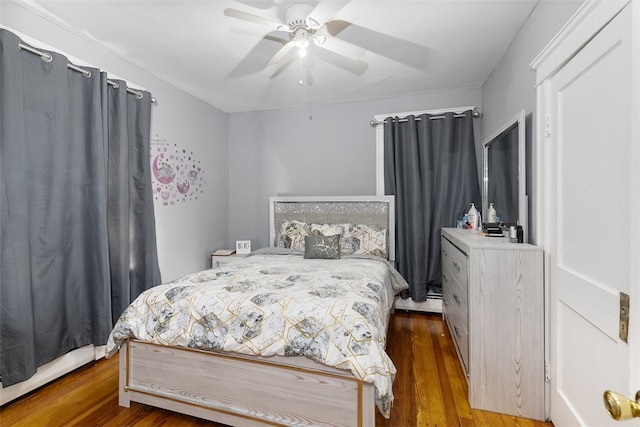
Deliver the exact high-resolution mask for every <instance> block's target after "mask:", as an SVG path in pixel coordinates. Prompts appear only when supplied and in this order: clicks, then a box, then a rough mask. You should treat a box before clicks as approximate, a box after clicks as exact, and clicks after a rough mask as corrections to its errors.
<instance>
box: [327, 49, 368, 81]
mask: <svg viewBox="0 0 640 427" xmlns="http://www.w3.org/2000/svg"><path fill="white" fill-rule="evenodd" d="M316 47H317V49H316V53H317V54H318V57H319V58H320V59H322V60H323V61H326V62H329V63H331V64H333V65H335V66H337V67H340V68H342V69H344V70H347V71H349V72H351V73H353V74H356V75H358V76H360V75H362V74H364V72H365V71H367V68H369V64H367V63H366V62H364V61H360V60H356V59H351V58H348V57H346V56H344V55H340V54H338V53H335V52H333V51H330V50H328V49H325V48H324V47H323V46H316Z"/></svg>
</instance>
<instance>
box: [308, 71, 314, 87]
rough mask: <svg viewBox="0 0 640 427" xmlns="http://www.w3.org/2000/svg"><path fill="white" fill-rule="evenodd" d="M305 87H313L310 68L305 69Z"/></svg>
mask: <svg viewBox="0 0 640 427" xmlns="http://www.w3.org/2000/svg"><path fill="white" fill-rule="evenodd" d="M307 85H308V86H313V74H312V73H311V67H307Z"/></svg>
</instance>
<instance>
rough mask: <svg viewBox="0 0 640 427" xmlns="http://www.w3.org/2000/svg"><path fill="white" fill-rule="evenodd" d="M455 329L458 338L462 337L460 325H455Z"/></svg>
mask: <svg viewBox="0 0 640 427" xmlns="http://www.w3.org/2000/svg"><path fill="white" fill-rule="evenodd" d="M453 330H454V331H456V336H457V337H458V338H460V337H461V336H460V331H458V327H457V326H454V327H453Z"/></svg>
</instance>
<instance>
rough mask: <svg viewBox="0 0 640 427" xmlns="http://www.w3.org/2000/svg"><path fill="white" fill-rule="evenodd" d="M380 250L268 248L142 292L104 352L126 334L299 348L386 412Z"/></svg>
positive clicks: (392, 286)
mask: <svg viewBox="0 0 640 427" xmlns="http://www.w3.org/2000/svg"><path fill="white" fill-rule="evenodd" d="M407 287H408V285H407V284H406V282H405V280H404V279H403V278H402V277H401V276H400V274H399V273H398V272H397V271H396V270H395V269H394V268H393V266H392V265H391V264H390V263H389V262H388V261H386V260H385V259H383V258H380V257H376V256H366V255H360V256H343V257H341V258H340V259H330V260H327V259H304V257H303V256H302V253H297V252H295V251H290V250H282V249H274V250H271V251H264V252H263V253H257V254H252V255H251V256H248V257H246V258H238V259H236V260H234V261H233V262H230V263H228V264H223V265H221V266H220V267H218V268H216V269H211V270H205V271H201V272H198V273H195V274H190V275H188V276H185V277H183V278H181V279H179V280H175V281H173V282H171V283H166V284H163V285H159V286H156V287H154V288H152V289H149V290H147V291H145V292H143V293H142V294H141V295H140V296H139V297H138V298H136V300H135V301H134V302H133V303H132V304H131V305H130V306H129V307H128V308H127V309H126V310H125V311H124V312H123V313H122V315H121V316H120V319H119V320H118V322H117V323H116V325H115V326H114V329H113V331H112V333H111V335H110V337H109V340H108V342H107V349H106V352H107V357H110V356H112V355H113V354H115V353H116V352H117V350H118V348H119V346H120V345H121V344H122V343H123V342H124V341H125V340H127V339H139V340H142V341H146V342H151V343H156V344H161V345H171V346H180V347H188V348H195V349H200V350H208V351H215V352H233V353H239V354H245V355H253V356H265V357H268V356H272V355H280V356H301V357H307V358H310V359H312V360H314V361H316V362H319V363H322V364H324V365H327V366H332V367H335V368H338V369H345V370H349V371H350V372H351V373H352V374H353V375H354V376H355V377H356V378H358V379H361V380H362V381H365V382H369V383H372V384H373V385H374V387H375V390H376V405H377V406H378V408H379V410H380V411H381V413H382V414H383V415H384V416H386V417H388V416H389V411H390V408H391V404H392V402H393V392H392V385H393V380H394V377H395V373H396V369H395V366H394V365H393V362H392V361H391V359H390V358H389V357H388V356H387V354H386V353H385V346H386V331H387V326H388V321H389V314H390V312H391V309H392V306H393V303H394V295H395V294H396V293H398V292H399V291H401V290H404V289H406V288H407Z"/></svg>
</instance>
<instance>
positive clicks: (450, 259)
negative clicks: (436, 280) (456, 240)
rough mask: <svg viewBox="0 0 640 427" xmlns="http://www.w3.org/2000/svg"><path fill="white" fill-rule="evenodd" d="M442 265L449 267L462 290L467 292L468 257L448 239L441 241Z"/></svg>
mask: <svg viewBox="0 0 640 427" xmlns="http://www.w3.org/2000/svg"><path fill="white" fill-rule="evenodd" d="M440 246H441V255H442V265H443V266H444V267H447V268H448V269H449V270H450V271H451V273H452V274H453V276H454V277H455V278H456V280H457V281H458V283H459V284H460V286H461V287H462V289H464V291H465V292H466V291H467V283H468V278H467V256H466V255H465V254H464V253H463V252H462V251H461V250H460V249H458V248H456V247H455V246H453V244H451V242H449V241H448V240H447V239H445V238H442V239H441V245H440Z"/></svg>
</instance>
